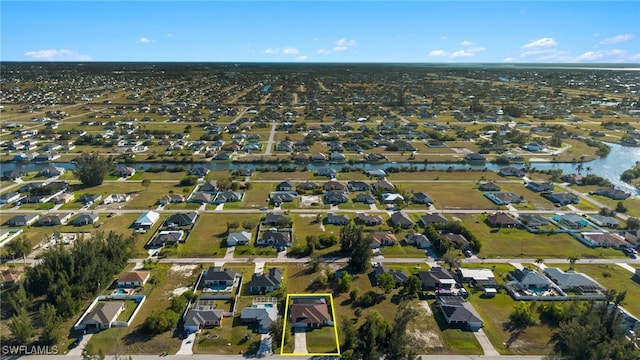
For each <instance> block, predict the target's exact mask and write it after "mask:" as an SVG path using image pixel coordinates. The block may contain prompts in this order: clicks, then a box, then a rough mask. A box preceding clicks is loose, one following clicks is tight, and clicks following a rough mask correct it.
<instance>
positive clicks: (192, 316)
mask: <svg viewBox="0 0 640 360" xmlns="http://www.w3.org/2000/svg"><path fill="white" fill-rule="evenodd" d="M223 316H224V310H222V309H207V310H196V309H190V310H189V311H188V312H187V314H186V315H185V317H184V331H185V332H187V333H194V332H196V331H198V330H201V329H205V328H211V327H215V326H221V325H222V318H223Z"/></svg>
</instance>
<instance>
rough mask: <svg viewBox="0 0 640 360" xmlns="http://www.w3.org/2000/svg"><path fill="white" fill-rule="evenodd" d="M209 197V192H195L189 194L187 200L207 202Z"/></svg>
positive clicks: (209, 199)
mask: <svg viewBox="0 0 640 360" xmlns="http://www.w3.org/2000/svg"><path fill="white" fill-rule="evenodd" d="M211 199H212V196H211V194H209V193H195V194H193V195H191V197H190V198H189V200H188V201H189V202H192V203H197V204H209V203H210V202H211Z"/></svg>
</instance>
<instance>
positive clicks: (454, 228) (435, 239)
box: [424, 221, 482, 255]
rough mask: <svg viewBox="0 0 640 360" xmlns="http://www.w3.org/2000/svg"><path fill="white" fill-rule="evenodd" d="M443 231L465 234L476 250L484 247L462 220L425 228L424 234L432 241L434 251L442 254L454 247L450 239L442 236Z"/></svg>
mask: <svg viewBox="0 0 640 360" xmlns="http://www.w3.org/2000/svg"><path fill="white" fill-rule="evenodd" d="M442 231H444V232H451V233H454V234H460V235H462V236H464V237H465V238H466V239H467V240H468V241H469V245H470V246H471V248H472V249H473V251H475V252H479V251H480V249H481V247H482V244H481V243H480V240H479V239H478V238H477V237H476V236H475V235H474V234H473V233H472V232H471V231H469V229H467V228H466V227H464V225H462V223H461V222H458V221H454V222H450V223H447V224H435V225H429V226H427V228H426V229H425V231H424V234H425V236H426V237H427V238H429V240H430V241H431V245H432V246H433V249H434V251H436V252H437V253H438V254H440V255H442V254H444V253H446V252H447V251H448V250H449V249H451V248H453V247H454V244H453V243H452V242H451V241H449V239H447V238H445V237H444V236H442V233H441V232H442Z"/></svg>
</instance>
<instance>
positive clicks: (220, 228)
mask: <svg viewBox="0 0 640 360" xmlns="http://www.w3.org/2000/svg"><path fill="white" fill-rule="evenodd" d="M237 221H238V216H237V215H233V214H224V213H220V214H217V213H216V214H211V213H202V214H200V217H199V219H198V221H197V222H196V225H195V227H194V228H193V230H192V231H191V233H190V235H189V237H188V239H187V241H186V242H185V243H184V244H180V245H178V249H177V254H175V255H176V256H178V257H209V256H212V257H224V255H225V253H226V248H225V247H223V242H224V240H226V238H227V223H230V222H237ZM239 226H242V224H241V223H240V224H239ZM241 230H242V228H239V229H238V230H237V231H241Z"/></svg>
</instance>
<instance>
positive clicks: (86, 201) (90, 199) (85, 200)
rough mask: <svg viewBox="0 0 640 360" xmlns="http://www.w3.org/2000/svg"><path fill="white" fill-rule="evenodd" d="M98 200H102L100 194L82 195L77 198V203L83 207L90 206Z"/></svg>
mask: <svg viewBox="0 0 640 360" xmlns="http://www.w3.org/2000/svg"><path fill="white" fill-rule="evenodd" d="M100 200H102V195H100V194H82V196H80V197H79V198H78V201H79V202H81V203H82V204H83V205H84V206H91V205H93V204H95V203H97V202H99V201H100Z"/></svg>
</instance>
